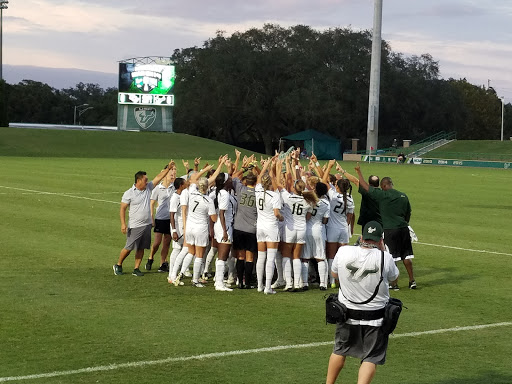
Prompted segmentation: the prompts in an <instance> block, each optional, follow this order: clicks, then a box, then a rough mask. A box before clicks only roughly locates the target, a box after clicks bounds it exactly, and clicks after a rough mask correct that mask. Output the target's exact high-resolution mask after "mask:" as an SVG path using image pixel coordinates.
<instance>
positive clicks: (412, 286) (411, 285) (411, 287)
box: [409, 280, 417, 289]
mask: <svg viewBox="0 0 512 384" xmlns="http://www.w3.org/2000/svg"><path fill="white" fill-rule="evenodd" d="M416 287H417V286H416V281H415V280H413V281H410V282H409V289H416Z"/></svg>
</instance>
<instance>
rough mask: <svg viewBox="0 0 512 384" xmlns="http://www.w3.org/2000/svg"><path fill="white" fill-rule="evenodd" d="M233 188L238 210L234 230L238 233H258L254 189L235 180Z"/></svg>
mask: <svg viewBox="0 0 512 384" xmlns="http://www.w3.org/2000/svg"><path fill="white" fill-rule="evenodd" d="M233 187H234V188H235V191H236V197H237V200H238V209H237V211H236V215H235V225H234V227H233V228H234V229H236V230H237V231H242V232H247V233H256V219H257V218H258V212H257V208H256V193H255V188H254V187H247V186H245V185H243V184H242V182H241V181H240V180H239V179H237V178H234V179H233Z"/></svg>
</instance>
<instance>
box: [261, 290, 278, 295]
mask: <svg viewBox="0 0 512 384" xmlns="http://www.w3.org/2000/svg"><path fill="white" fill-rule="evenodd" d="M263 293H264V294H265V295H275V294H276V293H277V292H276V291H274V290H273V289H270V290H267V289H265V291H263Z"/></svg>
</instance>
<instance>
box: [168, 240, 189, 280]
mask: <svg viewBox="0 0 512 384" xmlns="http://www.w3.org/2000/svg"><path fill="white" fill-rule="evenodd" d="M187 254H188V247H182V248H181V251H180V253H178V256H176V260H175V261H174V265H173V267H172V273H171V280H172V281H174V280H176V276H177V275H178V271H179V270H180V268H181V265H182V264H183V260H184V259H185V256H187ZM169 270H171V269H170V268H169Z"/></svg>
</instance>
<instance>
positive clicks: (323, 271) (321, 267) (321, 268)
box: [317, 260, 327, 287]
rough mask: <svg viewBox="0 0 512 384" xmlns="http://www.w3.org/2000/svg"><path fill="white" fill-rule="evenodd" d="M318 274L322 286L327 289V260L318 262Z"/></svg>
mask: <svg viewBox="0 0 512 384" xmlns="http://www.w3.org/2000/svg"><path fill="white" fill-rule="evenodd" d="M317 264H318V274H319V275H320V286H321V287H327V266H326V265H325V264H326V263H325V260H317Z"/></svg>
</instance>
